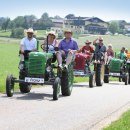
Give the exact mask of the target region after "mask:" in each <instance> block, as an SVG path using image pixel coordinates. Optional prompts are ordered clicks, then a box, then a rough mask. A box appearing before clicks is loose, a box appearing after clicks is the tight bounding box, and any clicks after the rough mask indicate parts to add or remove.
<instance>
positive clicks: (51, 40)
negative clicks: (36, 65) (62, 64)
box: [43, 31, 58, 62]
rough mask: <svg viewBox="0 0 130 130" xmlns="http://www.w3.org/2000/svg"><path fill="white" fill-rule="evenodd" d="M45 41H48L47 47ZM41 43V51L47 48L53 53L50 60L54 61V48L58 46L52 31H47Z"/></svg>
mask: <svg viewBox="0 0 130 130" xmlns="http://www.w3.org/2000/svg"><path fill="white" fill-rule="evenodd" d="M47 43H48V48H47ZM43 45H44V47H43V51H47V49H48V52H49V53H52V54H53V59H52V62H55V61H56V54H55V53H56V51H57V50H56V49H57V48H58V41H57V40H56V34H55V32H54V31H50V32H48V34H47V38H46V39H45V40H44V43H43Z"/></svg>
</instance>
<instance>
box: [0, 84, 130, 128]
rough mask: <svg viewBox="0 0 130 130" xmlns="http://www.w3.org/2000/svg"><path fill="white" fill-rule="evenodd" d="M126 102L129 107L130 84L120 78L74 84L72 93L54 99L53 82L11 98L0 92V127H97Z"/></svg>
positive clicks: (16, 94) (125, 104)
mask: <svg viewBox="0 0 130 130" xmlns="http://www.w3.org/2000/svg"><path fill="white" fill-rule="evenodd" d="M86 84H87V83H86ZM125 106H127V109H128V108H130V85H127V86H126V85H124V84H123V83H118V82H113V83H110V84H104V86H103V87H95V88H89V87H88V85H84V84H80V85H75V86H74V88H73V92H72V95H71V96H69V97H63V96H60V98H59V100H58V101H53V100H52V87H51V86H47V87H40V88H34V89H32V90H31V93H29V94H21V93H19V92H16V93H15V94H14V96H13V97H11V98H8V97H6V95H5V94H0V130H90V129H95V130H98V129H100V128H95V125H97V124H98V123H100V122H101V121H103V120H105V119H106V118H107V117H109V116H111V115H112V114H114V113H116V112H119V111H120V110H121V109H122V108H124V107H125ZM115 116H116V114H115Z"/></svg>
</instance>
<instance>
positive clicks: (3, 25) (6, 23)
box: [1, 18, 10, 32]
mask: <svg viewBox="0 0 130 130" xmlns="http://www.w3.org/2000/svg"><path fill="white" fill-rule="evenodd" d="M9 22H10V18H7V19H6V20H5V22H3V24H2V27H1V28H2V29H3V30H5V32H6V30H7V27H8V25H9Z"/></svg>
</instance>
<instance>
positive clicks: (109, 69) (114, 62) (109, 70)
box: [104, 58, 129, 85]
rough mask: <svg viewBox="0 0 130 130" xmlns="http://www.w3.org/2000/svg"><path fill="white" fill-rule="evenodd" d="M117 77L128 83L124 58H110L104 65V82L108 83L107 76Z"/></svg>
mask: <svg viewBox="0 0 130 130" xmlns="http://www.w3.org/2000/svg"><path fill="white" fill-rule="evenodd" d="M110 76H111V77H117V78H119V81H120V82H121V81H123V82H124V83H125V85H127V84H128V80H129V75H128V69H127V64H126V60H121V59H118V58H112V59H111V61H110V63H109V64H106V65H105V74H104V82H105V83H109V77H110Z"/></svg>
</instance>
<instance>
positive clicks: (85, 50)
mask: <svg viewBox="0 0 130 130" xmlns="http://www.w3.org/2000/svg"><path fill="white" fill-rule="evenodd" d="M81 51H82V53H85V54H91V53H93V52H94V49H93V47H92V46H88V47H87V46H83V47H82V48H81Z"/></svg>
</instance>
